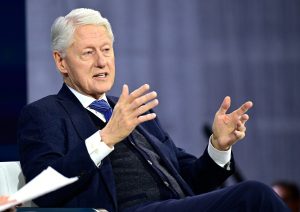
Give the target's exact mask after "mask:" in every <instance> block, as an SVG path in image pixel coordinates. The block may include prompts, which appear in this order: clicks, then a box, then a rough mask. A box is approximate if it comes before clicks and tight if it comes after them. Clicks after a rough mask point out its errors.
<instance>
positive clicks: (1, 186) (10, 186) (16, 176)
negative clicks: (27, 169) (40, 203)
mask: <svg viewBox="0 0 300 212" xmlns="http://www.w3.org/2000/svg"><path fill="white" fill-rule="evenodd" d="M24 185H25V178H24V175H23V173H22V169H21V165H20V162H19V161H10V162H0V195H10V194H13V193H15V192H17V191H18V190H19V189H20V188H22V187H23V186H24ZM23 207H37V206H36V205H35V204H34V203H33V202H32V201H28V202H25V203H23Z"/></svg>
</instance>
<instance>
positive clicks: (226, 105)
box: [218, 96, 231, 114]
mask: <svg viewBox="0 0 300 212" xmlns="http://www.w3.org/2000/svg"><path fill="white" fill-rule="evenodd" d="M230 103H231V99H230V97H229V96H226V97H225V98H224V100H223V102H222V104H221V106H220V108H219V110H218V113H219V114H225V113H226V112H227V110H228V109H229V107H230Z"/></svg>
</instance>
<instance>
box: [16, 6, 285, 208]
mask: <svg viewBox="0 0 300 212" xmlns="http://www.w3.org/2000/svg"><path fill="white" fill-rule="evenodd" d="M113 41H114V37H113V33H112V30H111V27H110V24H109V22H108V21H107V19H105V18H103V17H102V16H101V15H100V13H99V12H97V11H94V10H91V9H76V10H73V11H71V12H70V13H69V14H68V15H67V16H65V17H59V18H58V19H57V20H56V21H55V22H54V24H53V26H52V48H53V57H54V60H55V62H56V66H57V68H58V70H59V71H60V73H61V74H62V76H63V79H64V84H63V86H62V88H61V90H60V91H59V93H58V94H57V95H53V96H48V97H45V98H43V99H41V100H39V101H37V102H34V103H32V104H30V105H28V106H26V107H25V108H24V110H23V111H22V114H21V117H20V125H19V131H18V140H19V144H20V155H21V165H22V169H23V172H24V175H25V176H26V179H27V180H30V179H32V178H33V177H34V176H36V175H37V174H38V173H39V172H41V171H42V170H43V169H45V168H46V167H47V166H52V167H53V168H54V169H56V170H57V171H59V172H60V173H62V174H63V175H65V176H68V177H73V176H80V179H79V180H78V182H76V183H74V184H72V185H69V186H67V187H65V188H63V189H60V190H58V191H55V192H53V193H51V194H47V195H45V196H44V197H41V198H39V199H37V200H36V203H37V204H38V205H39V206H41V207H94V208H104V209H106V210H108V211H183V210H186V211H209V210H210V211H235V210H238V211H239V210H243V211H245V210H246V209H248V210H253V211H259V210H263V211H272V210H275V209H277V210H278V211H284V210H285V208H284V204H283V203H282V202H281V200H279V199H278V198H277V196H276V195H274V193H273V192H272V190H271V189H270V188H268V187H266V186H264V185H262V184H260V183H256V182H247V183H243V184H240V185H237V186H234V187H230V188H226V189H224V190H218V191H214V192H210V191H212V190H214V189H216V188H217V187H218V186H219V185H220V184H221V183H222V182H223V181H224V180H225V179H226V178H227V177H228V176H230V175H231V174H232V173H233V171H234V160H233V158H232V156H231V146H232V145H233V144H234V143H236V142H237V141H238V140H240V139H242V138H244V137H245V131H246V127H245V123H246V121H247V120H248V119H249V116H248V115H247V114H246V112H247V110H248V109H250V108H251V107H252V102H246V103H245V104H243V105H242V106H241V107H240V108H239V109H237V110H235V111H234V112H232V113H230V114H226V112H227V110H228V109H229V107H230V98H229V97H225V99H224V101H223V103H222V104H221V107H220V109H219V110H218V112H217V113H216V115H215V119H214V123H213V135H212V136H211V139H210V142H209V145H208V148H207V149H206V150H205V151H204V153H203V155H202V156H201V157H200V158H196V157H194V156H192V155H190V154H187V153H186V152H185V151H183V150H182V149H179V148H177V147H176V146H175V145H174V143H173V142H172V140H171V138H170V137H169V136H168V134H167V133H166V132H165V131H164V130H163V129H162V127H161V126H160V123H159V121H158V119H157V118H156V114H155V113H154V112H153V111H152V109H153V108H155V107H156V106H157V105H158V100H157V99H156V97H157V94H156V92H154V91H152V92H150V91H149V89H150V88H149V85H147V84H145V85H143V86H141V87H140V88H138V89H136V90H134V91H133V92H129V88H128V86H127V85H124V86H123V89H122V92H121V95H120V98H119V99H118V98H115V97H110V96H106V92H108V91H109V90H110V89H111V87H112V86H113V83H114V78H115V62H114V51H113ZM95 100H98V101H95ZM107 102H108V103H107ZM110 106H111V107H112V108H113V109H111V108H110ZM99 111H100V112H99ZM111 112H112V114H111ZM49 183H51V182H49ZM206 192H209V193H206Z"/></svg>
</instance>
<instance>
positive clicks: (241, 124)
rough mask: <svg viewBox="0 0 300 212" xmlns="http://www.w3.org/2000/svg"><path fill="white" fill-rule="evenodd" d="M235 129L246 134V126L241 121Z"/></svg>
mask: <svg viewBox="0 0 300 212" xmlns="http://www.w3.org/2000/svg"><path fill="white" fill-rule="evenodd" d="M236 129H237V130H238V131H242V132H246V126H245V125H244V124H243V123H242V122H241V121H239V122H238V124H237V127H236Z"/></svg>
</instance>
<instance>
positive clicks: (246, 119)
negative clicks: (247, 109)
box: [240, 114, 249, 124]
mask: <svg viewBox="0 0 300 212" xmlns="http://www.w3.org/2000/svg"><path fill="white" fill-rule="evenodd" d="M240 120H241V122H242V124H245V123H246V121H248V120H249V116H248V115H247V114H243V115H242V116H241V118H240Z"/></svg>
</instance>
